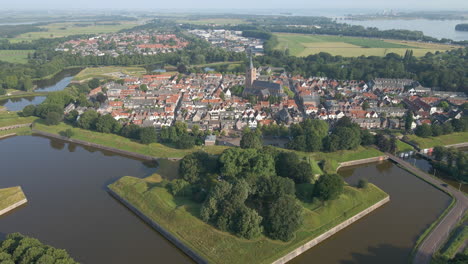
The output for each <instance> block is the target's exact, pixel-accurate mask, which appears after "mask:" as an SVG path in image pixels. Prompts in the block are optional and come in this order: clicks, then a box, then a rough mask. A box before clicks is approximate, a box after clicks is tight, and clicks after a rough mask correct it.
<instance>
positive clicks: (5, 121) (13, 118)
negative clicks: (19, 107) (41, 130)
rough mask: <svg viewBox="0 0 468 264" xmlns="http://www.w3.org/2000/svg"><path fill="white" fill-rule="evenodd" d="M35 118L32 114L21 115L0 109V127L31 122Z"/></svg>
mask: <svg viewBox="0 0 468 264" xmlns="http://www.w3.org/2000/svg"><path fill="white" fill-rule="evenodd" d="M36 119H37V117H34V116H29V117H21V116H19V115H18V113H17V112H8V111H1V112H0V127H6V126H12V125H19V124H27V123H32V122H34V120H36Z"/></svg>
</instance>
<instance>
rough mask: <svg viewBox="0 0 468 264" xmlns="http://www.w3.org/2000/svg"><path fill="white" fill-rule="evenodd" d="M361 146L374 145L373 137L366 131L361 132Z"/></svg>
mask: <svg viewBox="0 0 468 264" xmlns="http://www.w3.org/2000/svg"><path fill="white" fill-rule="evenodd" d="M361 144H362V145H364V146H370V145H373V144H375V136H374V135H372V134H371V133H370V131H369V130H367V129H366V130H363V131H362V132H361Z"/></svg>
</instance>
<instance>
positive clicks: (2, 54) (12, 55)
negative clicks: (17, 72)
mask: <svg viewBox="0 0 468 264" xmlns="http://www.w3.org/2000/svg"><path fill="white" fill-rule="evenodd" d="M33 52H34V50H0V61H6V62H11V63H27V62H28V54H29V53H33Z"/></svg>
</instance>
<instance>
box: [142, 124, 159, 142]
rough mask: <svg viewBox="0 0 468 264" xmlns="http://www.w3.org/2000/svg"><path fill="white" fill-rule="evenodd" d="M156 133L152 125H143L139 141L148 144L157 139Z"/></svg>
mask: <svg viewBox="0 0 468 264" xmlns="http://www.w3.org/2000/svg"><path fill="white" fill-rule="evenodd" d="M157 137H158V135H157V133H156V129H154V127H143V128H141V129H140V141H141V143H142V144H150V143H153V142H156V141H157Z"/></svg>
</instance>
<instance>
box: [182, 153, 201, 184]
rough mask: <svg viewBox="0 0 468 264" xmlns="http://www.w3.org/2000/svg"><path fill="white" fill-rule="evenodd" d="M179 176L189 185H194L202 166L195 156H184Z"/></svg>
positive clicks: (198, 178)
mask: <svg viewBox="0 0 468 264" xmlns="http://www.w3.org/2000/svg"><path fill="white" fill-rule="evenodd" d="M179 166H180V174H181V176H182V178H183V179H184V180H186V181H187V182H189V183H192V184H193V183H196V182H197V181H199V180H200V172H201V168H202V166H203V164H200V162H199V159H198V158H197V156H196V155H195V154H190V155H187V156H185V157H184V158H183V159H182V161H181V162H180V165H179Z"/></svg>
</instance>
